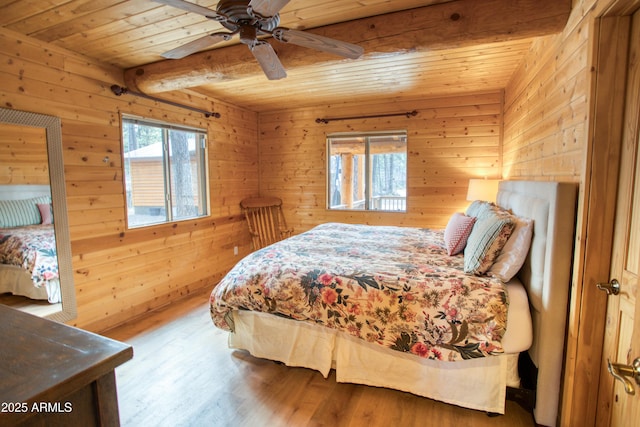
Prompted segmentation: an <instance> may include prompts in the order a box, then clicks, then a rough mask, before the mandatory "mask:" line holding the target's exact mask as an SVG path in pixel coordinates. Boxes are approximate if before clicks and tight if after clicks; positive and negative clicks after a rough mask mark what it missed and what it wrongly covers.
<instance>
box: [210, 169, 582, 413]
mask: <svg viewBox="0 0 640 427" xmlns="http://www.w3.org/2000/svg"><path fill="white" fill-rule="evenodd" d="M575 198H576V186H575V185H574V184H571V183H556V182H530V181H503V182H501V183H500V186H499V193H498V197H497V205H498V207H492V208H491V209H492V214H491V215H493V214H497V215H498V218H499V219H498V220H496V219H495V218H493V217H492V222H493V224H496V223H498V222H502V225H500V227H498V228H493V229H492V230H493V231H491V232H490V233H487V232H486V231H487V230H484V229H485V228H486V227H487V223H488V222H490V221H488V220H487V217H486V216H485V214H484V213H478V212H480V211H482V212H484V211H483V210H482V209H484V208H486V207H487V205H490V204H488V203H482V202H474V203H473V204H472V206H470V207H469V209H468V210H467V212H465V214H464V215H463V214H454V215H453V216H452V218H451V221H450V224H448V225H447V228H446V229H445V230H424V229H417V228H405V227H369V226H363V225H352V224H323V225H320V226H318V227H316V228H314V229H312V230H309V231H308V232H305V233H302V234H300V235H297V236H293V237H292V238H289V239H287V240H284V241H283V242H279V243H276V244H274V245H271V246H268V247H267V248H264V249H261V250H260V251H257V252H254V253H253V254H250V255H249V256H247V257H246V258H245V259H243V260H242V261H240V263H238V264H237V265H236V266H235V267H234V268H233V269H232V270H231V271H230V272H229V274H228V275H227V276H225V278H223V280H222V281H221V282H220V283H219V284H218V285H217V286H216V287H215V288H214V290H213V292H212V294H211V298H210V307H211V316H212V319H213V321H214V324H216V326H218V327H221V328H223V329H227V330H229V331H231V333H230V334H229V346H230V347H231V348H235V349H242V350H247V351H249V352H250V353H251V354H252V355H254V356H256V357H262V358H267V359H272V360H277V361H280V362H283V363H285V364H287V365H289V366H301V367H306V368H311V369H315V370H318V371H320V372H321V373H322V374H323V375H324V376H325V377H326V376H327V375H328V373H329V371H330V370H331V369H335V371H336V379H337V381H339V382H349V383H359V384H366V385H371V386H380V387H388V388H393V389H398V390H402V391H407V392H410V393H413V394H416V395H419V396H424V397H428V398H432V399H436V400H440V401H443V402H447V403H451V404H455V405H459V406H462V407H466V408H471V409H477V410H482V411H487V412H490V413H504V405H505V398H506V390H507V387H513V388H517V387H520V377H519V374H518V360H519V358H520V354H522V353H525V352H526V353H527V354H528V355H529V358H530V360H531V361H532V362H533V365H534V367H535V378H536V379H535V385H534V386H533V387H534V388H535V391H537V393H536V401H535V408H534V410H533V412H534V417H535V419H536V422H537V423H538V424H541V425H549V426H553V425H555V424H556V418H557V412H558V404H559V393H560V381H561V371H562V363H563V348H564V337H565V329H566V328H565V324H566V313H567V304H568V298H569V289H570V276H571V275H570V269H571V258H572V252H573V251H572V249H573V236H574V216H575ZM478 207H481V208H482V209H480V211H474V210H475V209H477V208H478ZM494 208H495V210H494ZM456 215H457V218H456V220H455V221H454V217H455V216H456ZM505 215H511V219H509V218H507V217H506V216H505ZM505 218H506V219H505ZM513 218H518V219H519V220H525V221H526V222H527V223H528V226H527V227H526V228H528V229H529V230H530V233H529V238H530V243H529V244H525V246H526V247H527V249H528V250H525V251H524V254H520V258H521V260H520V263H521V264H522V265H521V267H520V265H518V267H519V268H518V269H517V274H515V276H513V277H509V276H511V275H513V274H514V273H516V272H511V273H509V274H506V275H501V274H499V273H497V272H498V271H499V269H497V270H496V273H495V274H494V273H493V272H491V270H492V269H493V268H494V267H495V266H496V265H497V263H498V262H497V261H498V260H499V259H501V258H498V257H502V256H507V257H510V256H511V254H512V253H513V252H512V251H507V248H508V247H510V246H508V245H511V246H513V245H515V246H514V247H516V248H518V247H519V246H522V245H519V243H520V242H521V241H522V240H516V239H515V236H516V235H518V236H522V235H523V233H521V232H516V231H515V230H516V222H517V221H515V220H514V221H511V220H512V219H513ZM460 219H462V221H461V222H462V223H464V222H465V221H466V225H467V230H466V232H462V231H461V230H462V229H461V228H459V229H457V230H454V231H456V232H454V233H451V230H452V229H453V227H451V228H450V226H451V224H452V223H456V224H457V225H458V226H459V225H460V224H458V223H459V222H460V221H458V220H460ZM470 219H473V221H471V220H470ZM510 221H511V225H504V224H509V222H510ZM469 222H471V226H470V227H469V224H468V223H469ZM491 227H495V226H494V225H492V226H491ZM463 228H464V227H463ZM498 229H499V231H496V230H498ZM480 230H484V231H483V232H482V233H481V232H480ZM398 233H400V234H398ZM403 233H404V234H403ZM447 234H448V236H446V235H447ZM489 234H490V235H491V236H492V239H490V240H491V241H484V240H483V239H485V240H486V236H487V235H489ZM322 235H329V236H330V239H329V240H327V241H326V242H325V243H317V240H316V239H317V238H321V236H322ZM452 235H453V236H454V238H453V239H452V238H451V236H452ZM461 235H462V236H463V237H464V238H460V236H461ZM339 236H345V237H344V239H343V240H344V241H341V240H340V237H339ZM347 236H351V237H347ZM353 236H356V237H353ZM478 236H480V237H478ZM483 236H484V237H483ZM512 236H513V237H514V239H511V237H512ZM336 238H337V239H338V240H335V239H336ZM521 238H522V237H519V239H521ZM331 239H334V240H331ZM354 239H355V241H356V244H355V245H349V244H348V243H347V240H354ZM462 240H465V241H467V245H466V247H464V248H463V249H460V247H459V246H460V241H462ZM525 240H526V239H525ZM479 241H482V242H483V243H482V244H481V245H478V242H479ZM452 242H454V244H453V245H452ZM496 242H497V243H496ZM305 244H307V245H308V246H306V247H305V246H304V245H305ZM309 244H310V245H309ZM314 246H315V247H316V248H315V249H314ZM409 246H414V247H417V249H412V250H413V251H414V252H408V253H405V249H406V248H407V247H409ZM452 246H453V247H452ZM462 246H464V245H462ZM478 247H484V249H483V251H482V254H481V255H480V256H479V257H478V256H474V253H475V252H474V251H476V250H477V248H478ZM487 248H489V249H487ZM503 249H504V251H503ZM316 250H317V251H319V252H320V254H321V255H322V256H321V257H320V259H319V260H315V261H313V262H314V264H311V265H308V264H307V260H310V259H311V258H313V252H314V251H316ZM456 251H460V252H459V253H458V254H457V255H456V254H455V252H456ZM451 252H454V253H453V254H451V255H450V253H451ZM516 252H518V251H516ZM519 252H522V250H520V251H519ZM425 254H426V255H427V258H428V259H425V258H423V256H424V255H425ZM487 254H489V255H490V256H487ZM339 255H343V256H344V257H343V258H340V259H339V260H338V261H336V257H337V256H339ZM383 259H385V260H386V261H385V262H383V261H382V260H383ZM263 262H267V265H263V264H262V263H263ZM273 266H275V267H273ZM510 267H511V268H513V264H511V265H510ZM271 268H275V270H269V269H271ZM371 268H374V269H373V270H371ZM399 270H400V271H399ZM453 270H458V271H457V272H454V271H453ZM461 272H462V274H460V273H461ZM488 274H491V276H488ZM443 275H444V276H443ZM496 276H497V277H496ZM276 278H278V279H284V280H283V281H278V282H277V281H276ZM242 281H244V282H246V286H244V287H243V286H241V285H240V283H241V282H242ZM298 282H300V283H304V285H305V286H306V290H304V289H305V288H304V287H301V286H299V285H298V284H297V283H298ZM462 296H464V297H465V298H464V299H463V298H462ZM293 297H301V299H302V300H303V301H304V303H303V304H302V305H293V303H292V301H293ZM384 298H389V301H387V302H386V303H385V302H383V300H384ZM274 313H275V314H276V315H274Z"/></svg>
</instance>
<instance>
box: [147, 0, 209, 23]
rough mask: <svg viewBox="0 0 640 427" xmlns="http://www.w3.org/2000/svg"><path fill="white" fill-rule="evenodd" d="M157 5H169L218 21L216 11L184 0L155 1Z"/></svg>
mask: <svg viewBox="0 0 640 427" xmlns="http://www.w3.org/2000/svg"><path fill="white" fill-rule="evenodd" d="M153 1H155V2H156V3H162V4H167V5H169V6H173V7H177V8H178V9H182V10H186V11H188V12H193V13H197V14H199V15H203V16H206V17H207V18H211V19H218V14H217V13H216V11H215V10H211V9H207V8H206V7H202V6H199V5H197V4H195V3H189V2H188V1H183V0H153Z"/></svg>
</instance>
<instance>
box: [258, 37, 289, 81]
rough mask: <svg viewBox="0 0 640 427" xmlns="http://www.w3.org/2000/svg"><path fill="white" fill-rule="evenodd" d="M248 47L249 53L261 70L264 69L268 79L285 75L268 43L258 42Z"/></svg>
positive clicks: (281, 77) (280, 77)
mask: <svg viewBox="0 0 640 427" xmlns="http://www.w3.org/2000/svg"><path fill="white" fill-rule="evenodd" d="M249 49H251V53H253V56H255V58H256V59H257V60H258V62H259V63H260V66H261V67H262V71H264V73H265V74H266V75H267V78H268V79H269V80H280V79H283V78H285V77H287V72H286V71H285V70H284V67H283V66H282V63H281V62H280V59H278V55H276V52H275V50H273V47H272V46H271V45H270V44H269V43H266V42H258V43H256V44H255V46H253V47H251V46H250V47H249Z"/></svg>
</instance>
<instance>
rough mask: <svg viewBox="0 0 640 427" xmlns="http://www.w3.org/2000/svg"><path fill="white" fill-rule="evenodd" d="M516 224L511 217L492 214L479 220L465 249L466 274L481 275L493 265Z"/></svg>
mask: <svg viewBox="0 0 640 427" xmlns="http://www.w3.org/2000/svg"><path fill="white" fill-rule="evenodd" d="M514 226H515V222H514V220H513V217H512V216H511V215H507V214H502V213H497V212H490V213H488V214H486V215H485V216H483V217H481V218H478V220H477V221H476V223H475V224H474V226H473V230H472V231H471V234H470V235H469V239H468V240H467V246H466V247H465V249H464V272H465V273H471V274H476V275H481V274H484V273H486V272H487V270H489V268H490V267H491V266H492V265H493V262H494V261H495V260H496V258H497V257H498V255H499V254H500V251H501V250H502V248H503V247H504V245H505V243H506V242H507V240H508V239H509V236H510V235H511V232H512V231H513V228H514Z"/></svg>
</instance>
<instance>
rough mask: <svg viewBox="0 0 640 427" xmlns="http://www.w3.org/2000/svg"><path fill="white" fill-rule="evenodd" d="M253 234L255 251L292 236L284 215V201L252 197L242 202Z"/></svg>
mask: <svg viewBox="0 0 640 427" xmlns="http://www.w3.org/2000/svg"><path fill="white" fill-rule="evenodd" d="M240 207H241V208H242V212H243V213H244V217H245V219H246V220H247V225H248V226H249V233H250V234H251V241H252V243H253V250H258V249H261V248H264V247H265V246H268V245H270V244H272V243H275V242H278V241H280V240H282V239H285V238H287V237H289V236H291V233H292V232H293V230H292V229H290V228H287V223H286V221H285V219H284V214H283V213H282V200H280V199H279V198H277V197H252V198H248V199H244V200H242V201H241V202H240Z"/></svg>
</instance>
